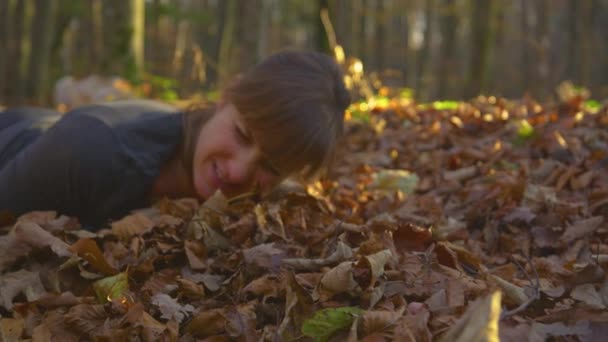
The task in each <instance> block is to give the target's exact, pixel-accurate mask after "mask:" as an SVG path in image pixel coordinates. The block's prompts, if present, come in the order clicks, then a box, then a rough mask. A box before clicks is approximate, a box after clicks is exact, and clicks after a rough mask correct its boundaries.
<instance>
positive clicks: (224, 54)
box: [217, 0, 238, 88]
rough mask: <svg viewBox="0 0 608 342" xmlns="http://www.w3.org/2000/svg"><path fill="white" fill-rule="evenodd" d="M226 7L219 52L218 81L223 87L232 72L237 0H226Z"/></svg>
mask: <svg viewBox="0 0 608 342" xmlns="http://www.w3.org/2000/svg"><path fill="white" fill-rule="evenodd" d="M225 3H226V4H225V6H226V7H225V9H224V19H223V20H224V25H223V27H222V34H221V38H220V46H219V52H218V61H217V62H218V67H219V71H218V83H219V87H220V88H223V87H224V86H225V85H226V84H227V82H228V81H229V78H230V77H231V73H232V48H233V41H234V35H235V32H234V31H235V25H236V15H237V9H238V8H237V3H236V0H225Z"/></svg>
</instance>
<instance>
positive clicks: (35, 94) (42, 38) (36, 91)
mask: <svg viewBox="0 0 608 342" xmlns="http://www.w3.org/2000/svg"><path fill="white" fill-rule="evenodd" d="M34 5H35V14H34V21H33V26H32V32H31V39H30V43H31V45H30V58H29V71H28V78H27V88H26V91H27V94H28V96H29V97H31V98H32V99H33V100H34V101H36V102H38V103H41V102H43V101H44V96H45V95H46V92H47V90H48V89H49V88H50V87H49V81H50V79H49V61H50V59H51V43H52V38H53V32H54V24H55V12H56V9H57V6H56V5H57V1H49V0H35V2H34Z"/></svg>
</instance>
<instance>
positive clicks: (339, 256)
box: [283, 241, 353, 271]
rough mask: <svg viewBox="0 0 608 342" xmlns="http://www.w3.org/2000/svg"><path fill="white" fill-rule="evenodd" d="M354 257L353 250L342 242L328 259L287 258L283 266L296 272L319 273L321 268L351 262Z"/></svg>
mask: <svg viewBox="0 0 608 342" xmlns="http://www.w3.org/2000/svg"><path fill="white" fill-rule="evenodd" d="M352 256H353V250H352V248H350V247H349V246H348V245H347V244H345V243H344V242H342V241H338V243H337V244H336V250H335V251H334V252H333V253H332V254H331V255H329V256H328V257H327V258H319V259H306V258H285V259H283V264H284V265H288V266H290V267H293V268H294V269H296V270H302V271H317V270H319V269H320V268H321V267H324V266H330V265H333V264H335V263H339V262H342V261H345V260H349V259H350V258H352Z"/></svg>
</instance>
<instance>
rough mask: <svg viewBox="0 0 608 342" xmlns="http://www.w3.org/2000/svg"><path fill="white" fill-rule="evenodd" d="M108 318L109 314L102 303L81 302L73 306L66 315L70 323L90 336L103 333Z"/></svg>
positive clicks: (80, 331) (67, 321)
mask: <svg viewBox="0 0 608 342" xmlns="http://www.w3.org/2000/svg"><path fill="white" fill-rule="evenodd" d="M106 319H108V314H107V313H106V311H105V309H104V306H103V305H100V304H94V305H91V304H79V305H76V306H73V307H72V308H71V309H70V311H68V313H67V314H66V315H65V321H66V323H67V324H68V325H70V326H72V327H73V328H74V329H75V330H76V331H78V332H79V333H81V334H84V335H88V336H95V335H101V334H102V331H103V326H104V322H105V321H106Z"/></svg>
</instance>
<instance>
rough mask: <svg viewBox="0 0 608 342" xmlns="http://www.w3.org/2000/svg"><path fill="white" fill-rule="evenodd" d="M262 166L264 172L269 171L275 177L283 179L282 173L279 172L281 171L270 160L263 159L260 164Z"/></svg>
mask: <svg viewBox="0 0 608 342" xmlns="http://www.w3.org/2000/svg"><path fill="white" fill-rule="evenodd" d="M260 165H261V166H262V167H263V168H264V170H266V171H269V172H270V173H272V175H273V176H276V177H281V173H280V172H279V170H278V169H277V168H276V167H275V166H274V165H273V164H272V163H271V162H270V160H268V159H263V160H262V161H261V162H260Z"/></svg>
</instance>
